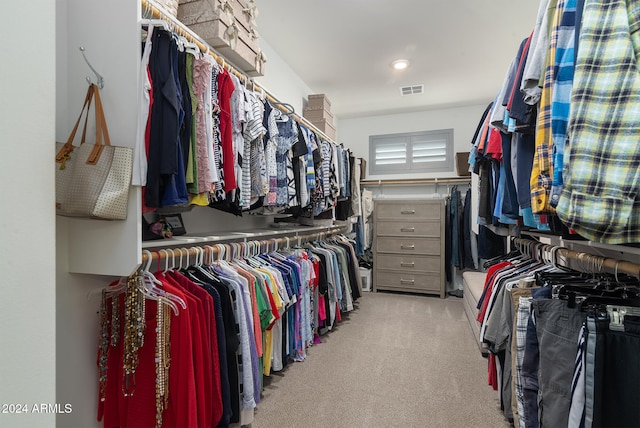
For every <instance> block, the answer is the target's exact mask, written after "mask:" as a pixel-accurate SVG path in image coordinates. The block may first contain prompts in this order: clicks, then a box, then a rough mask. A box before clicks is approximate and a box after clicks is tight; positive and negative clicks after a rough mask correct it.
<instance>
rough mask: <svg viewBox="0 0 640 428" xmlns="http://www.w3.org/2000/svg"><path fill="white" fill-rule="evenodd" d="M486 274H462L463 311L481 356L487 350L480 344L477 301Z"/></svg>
mask: <svg viewBox="0 0 640 428" xmlns="http://www.w3.org/2000/svg"><path fill="white" fill-rule="evenodd" d="M486 276H487V274H486V273H485V272H474V271H466V272H463V273H462V290H463V291H462V300H463V302H464V311H465V313H466V315H467V320H468V321H469V326H470V327H471V331H472V333H473V337H474V338H475V339H476V342H477V343H478V348H479V349H480V352H482V353H483V354H486V353H487V350H486V349H485V348H484V347H483V345H482V343H480V323H479V322H478V320H477V317H478V309H477V308H478V300H480V296H482V291H483V290H484V281H485V278H486Z"/></svg>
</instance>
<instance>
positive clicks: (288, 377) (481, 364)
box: [251, 293, 510, 428]
mask: <svg viewBox="0 0 640 428" xmlns="http://www.w3.org/2000/svg"><path fill="white" fill-rule="evenodd" d="M358 306H359V307H358V309H356V310H355V311H354V312H352V313H351V314H350V315H349V316H348V318H346V319H345V320H343V322H342V323H341V324H340V325H339V326H338V328H336V329H334V331H332V332H331V333H329V334H328V335H325V336H323V338H322V340H323V343H322V344H320V345H316V346H313V347H312V348H310V349H309V351H308V357H307V360H306V361H305V362H303V363H294V364H290V365H289V366H288V367H286V368H285V370H284V371H283V372H281V373H277V374H273V375H272V376H271V378H270V379H268V380H267V381H265V388H264V394H263V398H262V402H261V403H260V404H259V405H258V408H257V410H256V413H255V420H254V422H253V424H252V425H251V427H252V428H276V427H277V428H287V427H305V428H307V427H322V428H334V427H348V428H356V427H367V428H371V427H420V428H423V427H438V428H440V427H446V428H453V427H464V428H466V427H469V428H485V427H486V428H501V427H509V426H510V425H509V423H508V422H507V421H506V420H505V418H504V417H503V416H502V413H501V411H500V408H499V402H498V398H497V393H496V392H494V391H493V390H492V389H491V387H489V386H488V385H487V360H486V359H485V358H482V356H481V355H480V351H479V350H478V347H477V345H476V343H475V342H474V339H473V337H472V335H471V334H472V333H471V329H470V328H469V325H468V323H467V320H466V318H465V315H464V310H463V307H462V300H461V299H458V298H455V297H448V298H446V299H439V298H437V297H431V296H429V297H426V296H418V295H410V294H392V293H365V295H364V296H363V298H362V299H361V300H360V301H359V305H358Z"/></svg>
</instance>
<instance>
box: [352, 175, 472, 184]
mask: <svg viewBox="0 0 640 428" xmlns="http://www.w3.org/2000/svg"><path fill="white" fill-rule="evenodd" d="M470 182H471V178H463V177H453V178H418V179H415V178H414V179H397V180H360V185H361V186H381V185H414V184H455V183H462V184H468V183H470Z"/></svg>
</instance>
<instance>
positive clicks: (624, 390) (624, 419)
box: [585, 315, 640, 427]
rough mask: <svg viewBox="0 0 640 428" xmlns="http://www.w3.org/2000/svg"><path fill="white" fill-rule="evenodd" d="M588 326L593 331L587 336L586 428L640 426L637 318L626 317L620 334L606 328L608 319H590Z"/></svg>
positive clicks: (639, 341) (639, 343)
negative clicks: (591, 427) (588, 427)
mask: <svg viewBox="0 0 640 428" xmlns="http://www.w3.org/2000/svg"><path fill="white" fill-rule="evenodd" d="M587 326H588V327H589V326H591V327H592V328H591V330H590V331H589V334H588V336H587V358H586V360H587V373H586V382H585V383H586V385H587V388H586V413H587V414H586V419H585V422H586V424H585V426H593V427H637V426H640V406H638V396H639V394H640V360H638V355H640V317H637V316H630V315H627V316H625V318H624V325H623V326H622V327H621V330H619V331H618V330H613V329H611V328H609V319H608V318H605V319H603V318H598V319H596V320H595V321H594V320H593V319H592V317H591V316H590V317H589V320H588V321H587ZM593 326H595V330H596V331H595V334H593ZM594 336H595V343H594V342H593V339H594ZM590 386H592V390H591V388H590ZM591 403H592V409H590V407H591ZM590 412H592V415H590ZM590 416H591V417H590ZM589 424H590V425H589Z"/></svg>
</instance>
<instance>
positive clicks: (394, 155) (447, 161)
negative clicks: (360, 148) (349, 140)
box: [369, 129, 453, 174]
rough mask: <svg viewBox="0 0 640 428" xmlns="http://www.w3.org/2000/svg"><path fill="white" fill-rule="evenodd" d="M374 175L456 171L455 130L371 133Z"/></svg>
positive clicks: (371, 156) (370, 158) (370, 150)
mask: <svg viewBox="0 0 640 428" xmlns="http://www.w3.org/2000/svg"><path fill="white" fill-rule="evenodd" d="M369 162H370V167H369V170H370V172H371V174H411V173H415V172H444V171H453V129H441V130H437V131H424V132H410V133H404V134H387V135H372V136H370V137H369Z"/></svg>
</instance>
